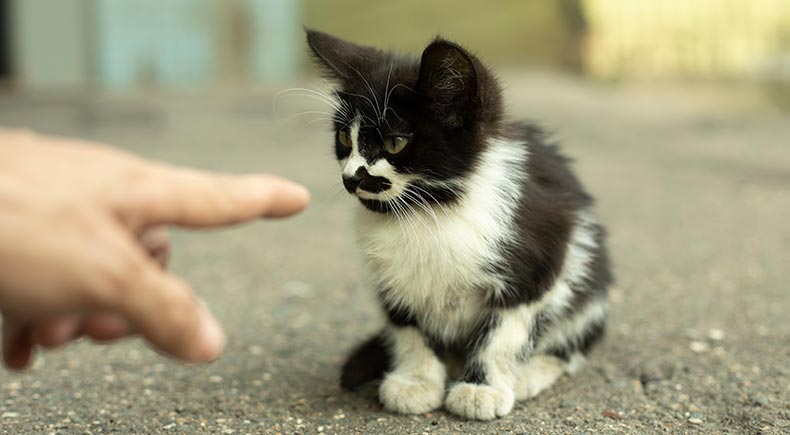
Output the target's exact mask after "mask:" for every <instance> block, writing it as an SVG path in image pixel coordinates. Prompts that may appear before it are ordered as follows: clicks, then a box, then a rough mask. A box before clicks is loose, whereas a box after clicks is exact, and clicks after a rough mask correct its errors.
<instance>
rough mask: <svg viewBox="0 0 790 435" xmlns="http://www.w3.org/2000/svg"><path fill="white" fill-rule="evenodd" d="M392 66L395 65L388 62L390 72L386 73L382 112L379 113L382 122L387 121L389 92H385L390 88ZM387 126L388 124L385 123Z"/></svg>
mask: <svg viewBox="0 0 790 435" xmlns="http://www.w3.org/2000/svg"><path fill="white" fill-rule="evenodd" d="M394 66H395V63H394V62H390V70H389V72H388V73H387V84H386V85H384V110H382V112H381V119H384V120H386V119H387V118H386V115H387V107H388V103H389V101H388V100H389V92H387V91H388V90H389V88H390V76H392V67H394ZM387 126H389V122H388V123H387Z"/></svg>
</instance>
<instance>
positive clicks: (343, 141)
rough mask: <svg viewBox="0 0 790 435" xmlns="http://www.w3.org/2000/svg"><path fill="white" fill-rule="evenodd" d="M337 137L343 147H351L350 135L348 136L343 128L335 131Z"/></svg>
mask: <svg viewBox="0 0 790 435" xmlns="http://www.w3.org/2000/svg"><path fill="white" fill-rule="evenodd" d="M337 138H338V139H339V140H340V143H341V144H343V146H344V147H346V148H351V137H349V135H348V132H346V131H343V130H341V131H339V132H337Z"/></svg>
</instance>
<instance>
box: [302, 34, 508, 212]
mask: <svg viewBox="0 0 790 435" xmlns="http://www.w3.org/2000/svg"><path fill="white" fill-rule="evenodd" d="M308 43H309V44H310V47H311V48H312V50H313V53H314V54H315V57H316V59H317V60H318V62H319V63H320V64H321V65H322V66H323V67H324V71H325V73H326V75H328V76H329V77H330V78H331V79H333V80H335V81H336V82H338V84H339V89H337V91H336V96H337V99H338V100H339V101H338V108H337V111H336V113H335V116H334V130H335V154H336V156H337V159H338V161H339V162H340V167H341V172H342V179H343V184H344V186H345V188H346V190H347V191H348V192H349V193H351V194H353V195H356V196H357V197H358V198H359V199H360V201H361V202H362V204H364V205H365V206H366V207H368V208H369V209H371V210H374V211H378V212H392V211H394V212H399V211H400V210H405V209H408V208H410V207H409V206H410V205H417V206H419V207H422V206H428V205H429V204H431V203H437V202H445V201H451V200H454V199H457V197H458V195H460V194H461V193H462V189H463V180H464V177H465V176H466V175H467V174H468V173H469V172H470V171H471V170H472V168H473V166H474V164H475V162H476V157H477V155H478V154H479V153H480V151H481V150H482V149H483V147H484V146H485V141H484V139H485V135H486V133H487V132H489V131H491V130H493V129H494V126H495V125H496V124H497V123H498V121H499V113H500V110H501V109H500V102H499V91H498V87H496V84H495V83H494V82H493V80H492V79H490V77H489V76H488V73H487V71H485V70H484V69H483V67H482V66H481V65H480V64H479V62H478V61H477V60H476V59H475V58H474V57H472V56H471V55H469V54H468V53H467V52H466V51H464V50H463V49H462V48H460V47H458V46H456V45H454V44H451V43H448V42H446V41H436V42H434V43H432V44H431V45H429V46H428V48H426V50H425V52H424V53H423V56H422V59H420V60H417V59H414V58H406V57H401V56H395V55H392V54H388V53H385V52H382V51H379V50H377V49H374V48H371V47H364V46H359V45H356V44H352V43H349V42H346V41H342V40H340V39H337V38H334V37H332V36H329V35H326V34H323V33H319V32H313V31H308ZM481 70H483V74H481V73H480V71H481ZM481 85H482V87H483V89H482V90H481ZM412 208H413V207H412Z"/></svg>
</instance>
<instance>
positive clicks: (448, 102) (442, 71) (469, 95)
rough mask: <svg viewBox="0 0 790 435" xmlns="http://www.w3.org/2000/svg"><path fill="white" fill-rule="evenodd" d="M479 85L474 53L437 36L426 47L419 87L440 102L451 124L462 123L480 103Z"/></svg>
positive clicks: (421, 64) (443, 112)
mask: <svg viewBox="0 0 790 435" xmlns="http://www.w3.org/2000/svg"><path fill="white" fill-rule="evenodd" d="M478 86H479V76H478V71H477V67H476V65H475V60H474V57H472V55H471V54H469V53H468V52H467V51H466V50H464V49H463V48H461V47H460V46H459V45H456V44H454V43H452V42H449V41H445V40H443V39H437V40H435V41H434V42H432V43H431V44H430V45H429V46H428V47H427V48H426V49H425V51H423V53H422V60H420V75H419V79H418V80H417V90H418V91H420V92H422V93H423V94H425V95H427V96H428V97H429V98H431V99H432V100H434V101H435V102H436V103H437V104H436V107H437V109H438V110H441V111H442V113H441V115H442V116H444V117H446V118H447V119H446V120H447V121H448V123H450V124H451V126H460V124H461V123H463V115H464V113H465V112H468V111H470V110H473V109H474V108H475V106H476V105H477V104H478V102H479V95H478ZM455 124H458V125H455Z"/></svg>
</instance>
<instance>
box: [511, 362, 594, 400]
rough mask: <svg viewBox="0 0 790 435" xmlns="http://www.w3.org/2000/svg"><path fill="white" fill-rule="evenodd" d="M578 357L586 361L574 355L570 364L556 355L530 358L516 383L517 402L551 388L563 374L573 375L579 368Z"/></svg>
mask: <svg viewBox="0 0 790 435" xmlns="http://www.w3.org/2000/svg"><path fill="white" fill-rule="evenodd" d="M577 356H578V358H580V359H581V360H583V359H584V357H583V356H582V355H580V354H579V355H574V356H573V357H572V359H571V361H570V362H569V361H567V360H564V359H562V358H558V357H556V356H554V355H535V356H533V357H532V358H530V360H529V363H528V364H527V365H526V366H525V367H524V370H523V371H522V372H521V375H520V376H519V378H518V380H517V381H516V387H515V388H514V393H515V394H516V400H525V399H531V398H533V397H535V396H537V395H538V394H540V392H541V391H543V390H545V389H546V388H548V387H550V386H551V385H552V384H553V383H554V382H555V381H556V380H557V379H559V378H560V377H561V376H562V375H563V374H565V373H572V372H573V370H575V368H576V367H578V362H577V359H576V358H577ZM581 360H578V361H579V362H580V361H581Z"/></svg>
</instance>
